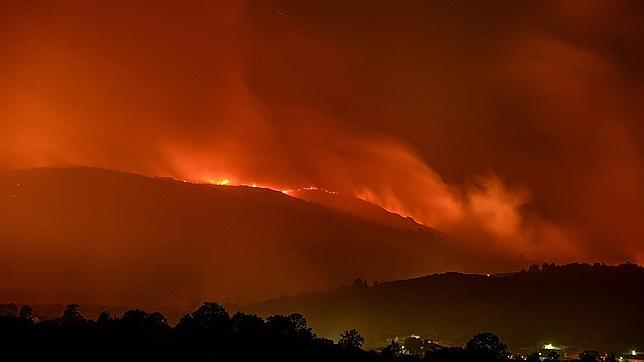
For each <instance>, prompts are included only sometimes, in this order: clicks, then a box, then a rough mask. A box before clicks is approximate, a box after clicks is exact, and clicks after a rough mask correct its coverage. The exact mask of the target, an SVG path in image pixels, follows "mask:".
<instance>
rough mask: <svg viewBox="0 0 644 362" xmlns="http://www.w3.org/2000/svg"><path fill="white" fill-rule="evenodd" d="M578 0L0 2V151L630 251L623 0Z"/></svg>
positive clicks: (629, 108) (631, 152) (632, 217)
mask: <svg viewBox="0 0 644 362" xmlns="http://www.w3.org/2000/svg"><path fill="white" fill-rule="evenodd" d="M593 4H594V5H593V6H589V7H584V11H583V12H580V11H577V10H579V9H576V8H575V7H574V6H573V5H571V4H569V3H563V4H560V3H559V2H557V3H556V4H539V3H535V4H530V3H521V4H514V3H509V4H504V3H503V5H502V3H499V4H497V5H492V4H482V3H478V2H467V1H466V2H463V3H461V4H460V5H458V4H447V3H442V2H437V3H434V4H426V3H425V2H420V3H418V4H409V8H408V9H398V8H395V9H394V8H393V7H394V5H393V4H381V3H379V2H375V3H372V2H368V3H365V4H362V5H358V4H357V3H355V4H353V5H350V4H343V3H342V2H339V3H335V4H334V3H333V2H330V3H329V2H321V3H319V4H307V5H304V4H301V3H299V2H295V3H290V2H256V3H255V2H251V3H248V4H238V3H235V4H217V5H213V4H211V3H201V2H194V3H191V4H184V5H179V4H177V3H172V2H167V3H166V2H154V3H149V4H144V3H139V4H137V5H133V4H131V3H128V2H118V1H117V2H114V1H110V2H104V3H101V2H93V3H91V4H88V3H84V2H74V1H69V2H57V3H55V4H54V3H48V2H42V3H41V2H28V3H24V2H16V3H8V4H4V5H3V7H4V9H3V11H2V12H1V13H2V14H1V15H0V72H1V73H2V74H3V76H2V78H3V84H2V85H0V129H1V132H0V167H5V168H26V167H37V166H67V165H89V166H97V167H104V168H110V169H118V170H126V171H132V172H136V173H144V174H150V175H169V176H172V177H176V178H179V179H184V180H189V181H195V182H205V181H208V180H223V179H227V180H229V181H230V182H231V183H233V184H252V183H256V184H258V185H265V186H268V187H271V188H275V189H278V190H286V189H295V188H299V187H306V186H317V187H321V188H325V189H328V190H333V191H336V192H340V193H342V194H346V195H354V196H357V197H360V198H362V199H365V200H368V201H372V202H374V203H376V204H378V205H381V206H383V207H384V208H386V209H388V210H391V211H394V212H398V213H400V214H402V215H406V216H412V217H413V218H414V219H416V220H417V221H419V222H421V223H423V224H425V225H428V226H431V227H434V228H437V229H439V230H442V231H445V232H447V233H450V234H453V235H455V236H456V237H458V239H459V240H461V242H462V243H463V247H468V248H476V249H478V250H480V251H481V252H485V253H493V254H498V255H504V256H515V257H519V256H520V255H523V256H524V257H526V258H529V259H531V260H548V261H571V260H597V259H601V260H606V261H621V260H625V259H631V260H634V261H639V262H643V261H644V259H643V258H644V247H643V246H642V244H641V240H642V237H644V230H643V229H642V226H641V223H640V222H639V221H640V219H641V217H642V215H644V209H643V206H642V203H641V200H644V194H643V192H644V191H643V188H642V186H641V185H642V184H644V171H643V170H644V167H643V166H644V165H643V154H644V153H643V146H642V140H643V139H644V127H642V124H644V122H642V120H641V114H643V113H642V111H643V109H642V104H644V103H642V102H641V100H642V98H643V96H644V87H643V86H642V84H643V83H642V74H641V72H640V70H639V67H638V64H641V63H639V61H641V60H643V59H642V58H643V49H644V48H643V47H642V45H643V44H642V35H644V28H643V26H642V24H641V22H639V21H636V19H635V18H636V17H635V16H634V15H631V14H633V13H637V11H634V9H635V10H639V11H641V10H642V9H639V6H638V5H637V4H636V3H634V4H631V3H628V2H624V3H620V4H614V3H613V4H611V3H603V2H597V3H593ZM618 7H619V8H618ZM633 8H634V9H633ZM516 19H522V20H521V21H519V20H516ZM617 19H619V21H617ZM594 24H602V27H601V29H602V30H601V31H599V30H597V28H596V27H595V25H594Z"/></svg>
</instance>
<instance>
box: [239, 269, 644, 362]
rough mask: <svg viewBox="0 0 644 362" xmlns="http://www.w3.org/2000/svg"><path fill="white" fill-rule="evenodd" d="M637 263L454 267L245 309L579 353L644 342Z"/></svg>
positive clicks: (318, 322)
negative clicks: (488, 335) (484, 334)
mask: <svg viewBox="0 0 644 362" xmlns="http://www.w3.org/2000/svg"><path fill="white" fill-rule="evenodd" d="M642 306H644V268H642V267H639V266H636V265H634V264H624V265H621V266H605V265H599V264H596V265H592V266H591V265H586V264H570V265H565V266H558V267H555V266H553V265H546V267H545V268H541V270H531V271H525V272H518V273H509V274H501V275H491V276H486V275H471V274H459V273H446V274H435V275H429V276H426V277H421V278H415V279H409V280H402V281H396V282H389V283H381V284H378V285H376V286H371V287H369V286H365V285H364V284H361V283H356V284H355V285H354V286H353V287H347V288H341V289H336V290H332V291H329V292H324V293H312V294H307V295H302V296H299V297H293V298H290V297H284V298H280V299H273V300H269V301H266V302H264V303H262V304H259V305H255V306H252V307H248V308H246V310H248V311H251V312H254V313H259V314H266V315H268V314H274V313H279V312H281V311H291V312H298V313H303V314H305V315H306V316H307V319H308V321H309V323H310V324H311V326H312V327H313V328H314V329H315V330H316V331H317V332H318V333H319V334H320V335H322V336H325V337H330V338H337V337H338V336H339V334H340V333H341V332H342V331H343V330H344V329H347V327H348V326H350V327H354V328H357V329H358V330H359V331H360V332H361V333H362V334H363V336H365V339H366V345H367V346H377V345H381V344H384V341H385V339H386V338H392V337H394V336H401V337H402V336H408V335H410V334H416V335H420V336H423V337H426V338H431V339H438V340H439V341H442V342H444V343H455V344H463V343H465V342H466V341H467V339H468V338H469V337H470V336H471V335H472V334H473V333H476V332H477V331H492V332H494V333H496V334H497V335H499V337H501V339H502V340H503V341H504V342H506V343H508V345H509V346H510V347H512V348H513V349H515V350H519V349H520V348H523V347H530V346H536V345H537V344H538V343H539V342H548V343H554V344H556V345H567V346H570V347H573V346H574V347H576V348H579V349H580V350H583V349H592V348H596V349H599V350H612V351H618V352H620V351H627V350H630V349H635V348H640V349H641V348H642V346H644V334H643V333H642V328H644V313H642Z"/></svg>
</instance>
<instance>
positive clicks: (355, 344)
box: [338, 329, 364, 349]
mask: <svg viewBox="0 0 644 362" xmlns="http://www.w3.org/2000/svg"><path fill="white" fill-rule="evenodd" d="M363 344H364V337H362V336H361V335H360V333H358V331H357V330H355V329H349V330H346V331H344V333H342V335H341V336H340V340H339V341H338V345H339V346H340V347H342V348H345V349H360V348H362V345H363Z"/></svg>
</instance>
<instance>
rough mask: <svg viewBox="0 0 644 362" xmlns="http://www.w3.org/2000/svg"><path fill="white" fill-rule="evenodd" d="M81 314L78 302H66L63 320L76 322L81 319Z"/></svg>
mask: <svg viewBox="0 0 644 362" xmlns="http://www.w3.org/2000/svg"><path fill="white" fill-rule="evenodd" d="M83 319H84V318H83V316H82V315H81V314H80V305H78V304H68V305H67V307H66V308H65V311H64V312H63V318H62V320H63V322H65V323H68V322H78V321H81V320H83Z"/></svg>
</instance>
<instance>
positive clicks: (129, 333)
mask: <svg viewBox="0 0 644 362" xmlns="http://www.w3.org/2000/svg"><path fill="white" fill-rule="evenodd" d="M13 309H14V310H11V308H9V309H6V310H5V311H4V312H5V313H4V314H5V315H3V316H0V361H247V362H251V361H374V362H376V361H422V360H427V361H435V362H441V361H478V362H486V361H490V362H492V361H507V360H510V359H517V358H518V357H520V356H512V355H511V354H510V353H509V352H508V350H507V348H506V346H505V345H504V344H503V343H501V341H499V338H498V337H497V336H496V335H494V334H492V333H481V334H478V335H476V336H474V337H473V338H472V339H471V340H470V341H469V342H468V343H467V345H466V346H465V347H442V346H438V345H435V344H433V343H429V344H427V341H422V340H420V339H419V338H408V339H407V340H405V341H404V342H402V343H399V342H398V341H397V340H393V341H392V342H391V343H390V344H389V345H387V346H386V347H384V348H383V349H381V350H378V351H365V350H363V349H362V345H363V343H364V338H363V337H362V336H361V335H360V334H359V333H358V331H356V330H355V329H352V330H348V331H345V332H344V333H343V334H342V337H341V338H340V340H339V341H338V342H337V343H336V342H334V341H332V340H329V339H326V338H321V337H318V336H316V335H315V333H314V332H313V331H312V330H311V328H309V327H308V325H307V322H306V320H305V318H304V316H302V315H301V314H290V315H275V316H272V317H268V318H266V319H262V318H260V317H258V316H255V315H252V314H244V313H236V314H234V315H232V316H230V315H229V314H228V312H227V311H226V310H225V309H224V308H223V307H222V306H220V305H219V304H217V303H212V302H208V303H204V304H203V305H202V306H201V307H199V308H198V309H197V310H196V311H194V312H193V313H189V314H187V315H185V316H184V317H183V318H181V320H180V321H179V323H177V325H176V326H174V327H172V326H171V325H170V324H169V323H168V321H167V320H166V318H165V317H164V316H163V315H162V314H161V313H158V312H155V313H146V312H144V311H141V310H130V311H127V312H125V313H124V315H123V316H122V317H121V318H117V317H115V316H113V315H111V314H110V313H109V312H103V313H101V314H100V315H99V317H98V318H97V319H96V320H91V319H87V318H84V317H83V316H82V315H81V313H80V307H79V305H77V304H70V305H68V306H67V308H66V309H65V311H64V313H63V315H62V316H61V317H59V318H55V319H51V320H44V321H39V320H38V319H37V318H35V317H34V316H33V312H32V310H31V308H30V307H29V306H23V307H22V308H21V309H20V311H17V309H15V307H14V308H13ZM412 344H415V345H413V346H412ZM589 356H590V355H589ZM593 356H594V355H593ZM597 356H598V355H597ZM530 357H532V358H533V359H532V360H535V361H537V360H539V358H538V356H536V355H533V356H530ZM535 357H536V359H534V358H535ZM544 357H546V360H547V361H553V362H554V361H558V360H559V356H558V355H557V354H556V353H553V354H551V355H549V356H544ZM584 357H587V356H584ZM521 359H523V358H521ZM529 360H530V359H529ZM582 360H584V361H593V360H595V359H586V358H582Z"/></svg>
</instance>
